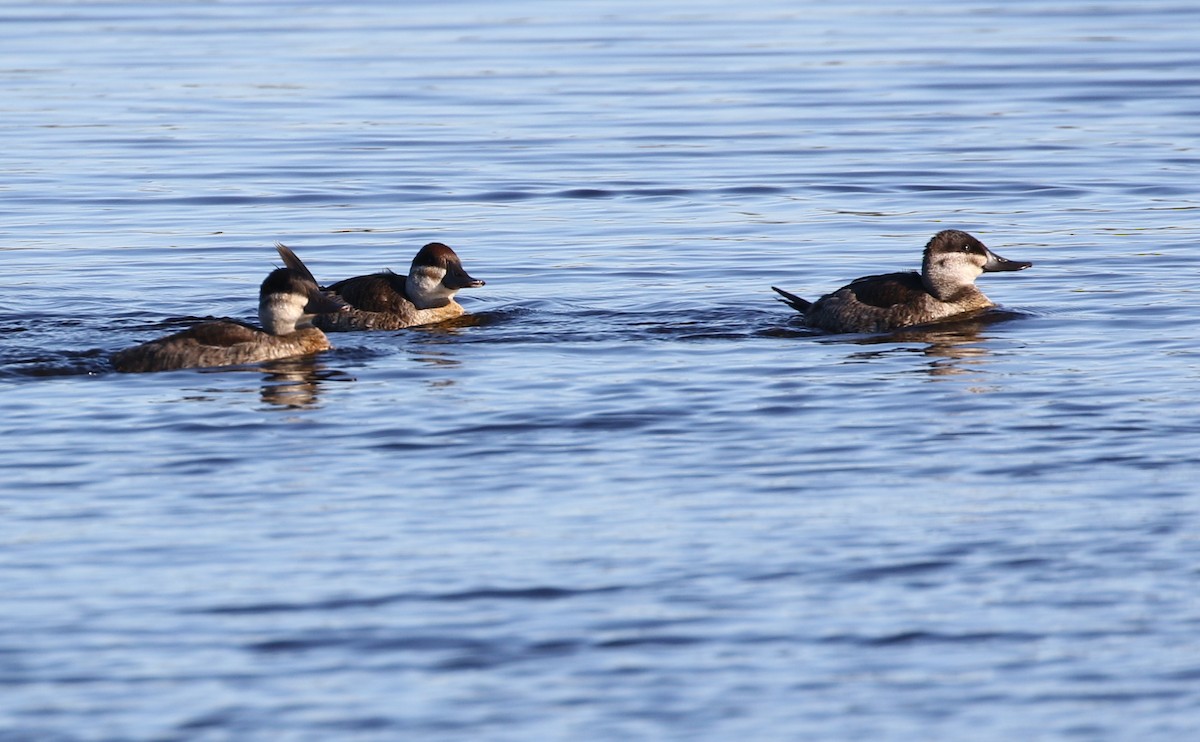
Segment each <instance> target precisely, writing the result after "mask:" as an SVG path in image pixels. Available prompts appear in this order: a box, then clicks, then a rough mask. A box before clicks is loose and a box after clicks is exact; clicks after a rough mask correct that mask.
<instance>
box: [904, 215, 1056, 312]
mask: <svg viewBox="0 0 1200 742" xmlns="http://www.w3.org/2000/svg"><path fill="white" fill-rule="evenodd" d="M1031 265H1033V263H1028V262H1025V261H1018V260H1009V259H1007V258H1002V257H1000V256H999V255H997V254H996V253H994V252H992V251H991V250H989V249H988V248H987V246H986V245H984V244H983V243H982V242H980V241H979V240H977V239H975V238H974V237H972V236H971V235H969V234H967V233H966V232H962V231H959V230H957V229H946V230H943V231H941V232H938V233H937V234H935V235H934V236H933V238H932V239H930V240H929V244H927V245H925V257H924V259H923V260H922V262H921V279H922V281H923V282H924V283H925V288H926V289H927V290H928V291H929V293H931V294H933V295H934V296H936V297H937V298H939V299H941V300H942V301H950V300H951V299H952V298H953V297H954V295H955V294H957V293H958V292H959V291H961V290H962V289H963V288H965V287H967V286H970V285H972V284H974V283H975V279H976V278H978V277H979V275H980V274H981V273H993V272H997V271H1020V270H1025V269H1026V268H1028V267H1029V266H1031Z"/></svg>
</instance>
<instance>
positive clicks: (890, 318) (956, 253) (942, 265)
mask: <svg viewBox="0 0 1200 742" xmlns="http://www.w3.org/2000/svg"><path fill="white" fill-rule="evenodd" d="M1031 265H1033V263H1028V262H1023V261H1016V260H1008V259H1007V258H1002V257H1000V256H999V255H997V254H995V253H994V252H992V251H991V250H989V249H988V248H987V247H986V246H985V245H984V244H983V243H982V242H980V241H979V240H977V239H975V238H974V237H972V236H971V235H969V234H967V233H966V232H961V231H959V230H957V229H947V230H944V231H941V232H938V233H937V234H935V235H934V236H933V238H932V239H931V240H929V244H927V245H926V246H925V256H924V259H923V260H922V263H921V272H920V273H917V272H916V271H910V272H907V273H887V274H883V275H878V276H865V277H863V278H859V279H856V280H854V281H852V282H851V283H849V284H847V285H845V286H843V287H842V288H840V289H838V290H837V291H834V292H833V293H830V294H826V295H825V296H822V297H821V298H820V299H817V300H816V301H815V302H810V301H807V300H805V299H802V298H800V297H799V296H796V295H795V294H792V293H789V292H787V291H784V290H783V289H778V288H775V287H774V286H772V287H771V289H772V290H773V291H775V292H776V293H778V294H779V295H780V296H782V297H783V299H782V300H781V301H783V302H784V303H785V304H787V305H788V306H790V307H792V308H793V309H795V310H796V311H797V312H800V314H802V315H803V316H804V324H806V325H808V326H809V327H815V328H818V329H821V330H826V331H828V332H889V331H891V330H897V329H900V328H902V327H912V326H914V325H925V324H930V323H934V322H945V321H948V320H954V319H961V318H963V317H964V316H965V315H969V314H972V313H974V312H978V311H980V310H983V309H987V308H989V307H993V306H995V304H994V303H993V302H992V300H991V299H988V298H987V297H986V296H985V295H984V293H983V292H982V291H980V290H979V289H978V288H976V286H975V279H976V278H978V277H979V276H980V275H981V274H983V273H994V272H1000V271H1020V270H1025V269H1026V268H1028V267H1030V266H1031Z"/></svg>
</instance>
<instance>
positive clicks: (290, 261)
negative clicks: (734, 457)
mask: <svg viewBox="0 0 1200 742" xmlns="http://www.w3.org/2000/svg"><path fill="white" fill-rule="evenodd" d="M275 249H276V250H278V251H279V257H280V258H282V259H283V264H284V265H286V266H287V267H289V268H291V269H292V270H294V271H299V272H301V273H303V274H304V275H305V276H307V277H308V280H310V281H312V282H313V283H315V284H317V285H318V286H321V282H320V281H318V280H317V279H315V278H313V274H312V271H310V270H309V269H308V266H307V265H305V264H304V261H303V260H301V259H300V258H299V256H297V255H296V253H294V252H292V249H291V248H290V247H288V246H287V245H285V244H283V243H281V242H276V243H275ZM321 288H322V289H324V288H325V287H324V286H321ZM777 290H778V289H777Z"/></svg>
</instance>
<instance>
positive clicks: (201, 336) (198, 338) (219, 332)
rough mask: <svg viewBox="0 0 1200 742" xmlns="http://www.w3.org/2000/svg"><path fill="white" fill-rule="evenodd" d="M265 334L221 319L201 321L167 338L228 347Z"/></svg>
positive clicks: (215, 346) (252, 340)
mask: <svg viewBox="0 0 1200 742" xmlns="http://www.w3.org/2000/svg"><path fill="white" fill-rule="evenodd" d="M264 335H266V333H265V332H263V331H262V330H260V329H258V328H257V327H251V326H249V325H243V324H242V323H241V322H233V321H232V320H221V321H218V322H202V323H200V324H198V325H195V326H193V327H190V328H188V329H186V330H184V331H183V332H180V333H178V334H175V335H172V336H171V337H170V338H167V339H168V340H171V339H175V340H177V341H178V342H189V343H196V344H197V345H207V346H210V347H214V348H228V347H231V346H234V345H237V344H239V343H249V342H254V341H255V340H258V339H259V338H261V337H263V336H264Z"/></svg>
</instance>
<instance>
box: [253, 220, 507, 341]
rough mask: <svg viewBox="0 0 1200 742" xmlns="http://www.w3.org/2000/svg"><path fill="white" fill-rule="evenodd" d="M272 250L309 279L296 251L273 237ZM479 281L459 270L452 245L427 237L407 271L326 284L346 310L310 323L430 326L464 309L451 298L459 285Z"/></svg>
mask: <svg viewBox="0 0 1200 742" xmlns="http://www.w3.org/2000/svg"><path fill="white" fill-rule="evenodd" d="M275 249H276V250H278V251H279V256H280V257H281V258H283V263H284V265H286V266H287V267H289V268H292V269H293V270H297V271H300V272H302V273H304V274H305V275H307V276H308V277H309V278H312V273H311V272H310V271H309V270H308V268H307V267H306V266H305V265H304V263H303V262H302V261H301V260H300V258H298V257H297V256H296V253H294V252H292V251H291V250H290V249H289V248H288V247H287V246H285V245H281V244H279V243H278V242H276V243H275ZM313 281H314V282H315V281H316V279H313ZM483 285H484V282H483V281H480V280H479V279H477V278H472V277H471V276H470V275H469V274H468V273H467V272H466V271H465V270H463V267H462V261H460V260H459V259H458V255H456V254H455V253H454V251H453V250H451V249H450V248H449V247H446V246H445V245H443V244H442V243H440V242H431V243H429V244H428V245H426V246H425V247H422V248H421V250H420V252H418V253H417V256H416V257H415V258H413V261H412V265H411V266H410V267H409V269H408V275H407V276H401V275H397V274H395V273H392V272H391V271H383V272H380V273H372V274H371V275H369V276H358V277H356V278H347V279H345V280H343V281H338V282H337V283H335V284H333V285H331V286H326V287H325V288H324V290H325V291H326V292H329V293H331V294H336V295H337V296H338V298H340V299H341V300H342V301H344V302H346V303H347V304H349V305H350V306H351V307H352V308H351V310H350V311H348V312H338V313H336V314H320V315H317V317H316V318H315V319H314V320H313V324H315V325H316V326H317V327H320V328H321V329H323V330H325V331H326V332H346V331H351V330H399V329H402V328H405V327H416V326H419V325H431V324H434V323H436V322H444V321H445V320H448V319H453V318H455V317H458V316H461V315H462V314H463V312H464V311H465V310H464V309H463V308H462V306H461V305H460V304H459V303H458V302H456V301H454V295H455V294H456V293H458V290H459V289H468V288H477V287H479V286H483Z"/></svg>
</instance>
